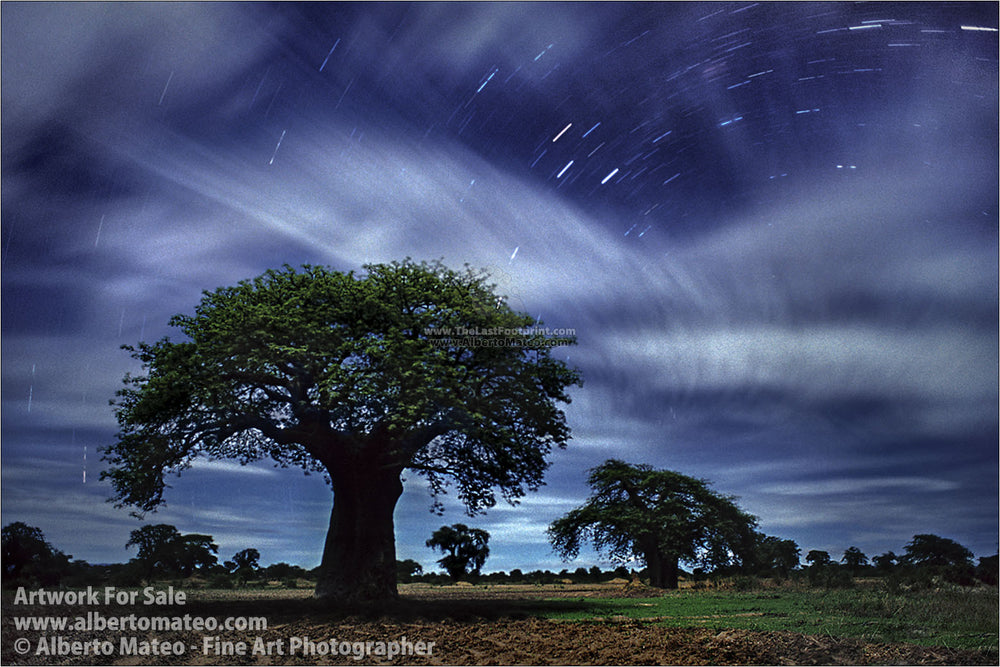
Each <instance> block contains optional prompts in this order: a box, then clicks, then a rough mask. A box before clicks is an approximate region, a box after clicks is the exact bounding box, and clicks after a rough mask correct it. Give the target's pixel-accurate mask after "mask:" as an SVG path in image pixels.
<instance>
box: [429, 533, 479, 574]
mask: <svg viewBox="0 0 1000 667" xmlns="http://www.w3.org/2000/svg"><path fill="white" fill-rule="evenodd" d="M489 541H490V534H489V533H488V532H486V531H485V530H483V529H481V528H469V527H468V526H466V525H465V524H461V523H456V524H455V525H453V526H441V527H440V528H438V529H437V530H435V531H434V533H433V534H431V538H430V539H429V540H427V546H428V547H430V548H432V549H436V550H439V551H441V553H443V554H444V557H443V558H441V559H440V560H439V561H438V564H439V565H441V567H443V568H444V569H445V571H446V572H447V573H448V576H450V577H451V578H452V581H458V580H459V579H461V578H462V577H464V576H465V575H466V574H467V573H468V574H472V575H473V576H474V577H478V576H479V571H480V570H481V569H482V567H483V564H484V563H485V562H486V559H487V558H488V557H489V555H490V548H489V546H487V543H488V542H489Z"/></svg>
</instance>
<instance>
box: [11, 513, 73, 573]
mask: <svg viewBox="0 0 1000 667" xmlns="http://www.w3.org/2000/svg"><path fill="white" fill-rule="evenodd" d="M0 536H2V537H0V542H2V554H3V557H2V563H3V581H4V582H12V581H25V582H33V583H37V584H40V585H43V586H54V585H56V584H58V583H59V580H60V579H61V578H62V577H63V575H65V574H67V573H68V572H69V570H70V562H69V561H70V559H71V558H72V556H67V555H66V554H64V553H63V552H61V551H59V550H58V549H56V548H54V547H53V546H52V545H51V544H49V543H48V542H47V541H46V539H45V535H44V534H43V533H42V530H41V529H40V528H36V527H34V526H29V525H28V524H26V523H24V522H22V521H15V522H13V523H10V524H7V525H6V526H4V528H3V530H2V531H0Z"/></svg>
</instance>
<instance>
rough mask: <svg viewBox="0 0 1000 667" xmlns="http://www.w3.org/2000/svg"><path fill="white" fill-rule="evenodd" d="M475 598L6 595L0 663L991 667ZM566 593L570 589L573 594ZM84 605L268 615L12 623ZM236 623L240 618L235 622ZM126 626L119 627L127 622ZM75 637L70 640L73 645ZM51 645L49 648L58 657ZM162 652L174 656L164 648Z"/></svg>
mask: <svg viewBox="0 0 1000 667" xmlns="http://www.w3.org/2000/svg"><path fill="white" fill-rule="evenodd" d="M479 593H480V591H478V590H471V589H469V590H461V589H451V590H448V589H445V590H439V591H438V592H431V591H424V590H415V591H412V592H409V594H408V595H406V597H405V599H404V601H403V602H402V604H400V605H399V606H397V607H396V608H394V609H392V610H384V611H374V610H373V611H366V612H358V611H353V612H351V611H340V612H331V611H329V610H325V609H323V608H320V607H318V606H317V605H316V604H315V603H314V602H313V601H312V600H310V599H308V597H307V595H308V594H307V593H306V592H303V591H274V592H265V591H246V592H212V591H205V592H198V591H195V592H192V593H191V594H189V599H188V601H187V602H186V603H185V604H183V605H177V604H173V605H166V606H157V605H152V606H142V605H136V606H108V605H98V606H86V607H80V606H75V607H68V606H65V605H63V606H51V605H49V606H40V605H31V606H25V605H14V606H12V605H11V597H10V596H9V595H6V594H5V595H4V609H3V612H4V613H3V631H2V632H3V634H2V639H3V641H2V648H0V663H2V664H7V665H17V664H112V665H153V664H183V665H211V664H221V665H250V664H253V665H312V664H324V665H325V664H345V665H357V664H418V665H458V664H469V665H481V664H482V665H486V664H578V665H585V664H604V665H618V664H621V665H633V664H673V665H700V664H717V665H744V664H747V665H749V664H771V665H814V664H854V665H869V664H872V665H875V664H878V665H881V664H907V665H937V664H945V665H965V664H994V665H995V664H997V654H996V651H988V650H958V649H947V648H939V647H928V646H917V645H913V644H890V643H873V642H868V641H864V640H862V639H858V638H848V637H832V636H822V635H820V636H818V635H804V634H797V633H793V632H784V631H782V632H760V631H752V630H743V629H724V630H719V629H715V628H706V627H682V628H674V627H663V625H661V624H659V623H657V622H656V621H653V620H637V619H629V618H625V617H615V618H605V619H603V620H590V621H559V620H547V619H543V618H538V617H537V616H538V615H544V614H545V612H546V611H547V606H551V607H552V609H556V608H558V609H559V610H562V611H564V610H565V609H566V608H567V604H570V605H572V604H573V603H572V602H571V601H569V600H566V599H559V598H562V597H564V596H566V594H567V593H568V592H564V591H559V590H552V591H545V592H543V591H539V592H538V593H539V594H535V595H524V594H507V595H489V596H487V597H484V596H482V595H481V594H479ZM601 593H604V591H601ZM553 594H554V595H553ZM575 594H576V595H579V592H575ZM543 595H546V597H543ZM548 596H552V597H548ZM140 599H141V598H140ZM526 600H530V602H531V604H528V605H526V604H525V601H526ZM88 612H99V613H100V614H103V615H104V616H105V617H118V618H122V617H124V618H126V619H129V618H131V615H133V614H134V615H135V618H139V617H144V618H145V617H152V616H161V617H169V618H172V619H178V618H180V619H183V618H184V617H185V616H187V617H189V619H191V618H194V617H202V618H213V619H218V622H219V623H224V622H225V621H226V619H247V618H249V617H253V618H264V619H266V621H267V627H266V629H259V628H247V627H244V628H243V629H222V628H219V629H216V630H214V631H211V632H208V631H206V630H205V628H200V629H191V628H188V629H183V628H178V629H176V630H166V631H158V632H157V631H150V630H149V629H148V628H147V629H145V630H142V629H136V628H134V627H125V628H124V629H121V628H118V629H115V630H108V629H104V630H103V631H98V630H94V629H92V628H93V626H94V625H99V624H100V623H101V622H100V621H97V622H96V623H95V622H93V621H88V622H89V623H90V625H91V629H85V628H82V629H79V630H76V629H65V630H61V631H58V632H52V631H50V630H49V631H41V630H34V631H28V630H17V629H16V628H15V627H14V624H13V618H12V615H13V614H18V615H27V614H38V615H42V614H47V615H50V616H60V615H62V616H66V617H70V618H74V619H75V618H80V617H84V618H93V617H87V614H88ZM131 622H133V623H134V622H136V621H135V620H133V621H131ZM176 622H177V623H182V622H183V621H176ZM187 622H188V623H190V622H191V621H190V620H188V621H187ZM237 622H240V623H246V621H243V620H239V621H237ZM125 623H126V625H127V624H128V623H129V621H127V620H126V621H125ZM140 623H141V621H140ZM57 637H61V638H62V639H61V640H58V639H57ZM95 640H97V641H96V642H95ZM53 642H55V643H53ZM73 642H78V643H77V644H75V645H74V644H73ZM40 646H41V647H42V649H41V650H39V647H40ZM26 647H27V649H28V650H27V651H25V648H26ZM87 647H90V648H89V649H88V648H87ZM49 648H54V649H55V653H56V654H53V653H52V652H50V651H49ZM95 648H97V649H98V650H100V651H104V654H100V655H92V654H90V655H72V654H71V653H73V652H74V650H75V652H77V653H81V652H82V651H84V650H89V652H90V653H93V650H94V649H95ZM178 649H179V650H178ZM164 650H170V651H171V652H177V653H180V655H165V654H164V653H163V651H164Z"/></svg>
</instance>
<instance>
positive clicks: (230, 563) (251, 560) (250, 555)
mask: <svg viewBox="0 0 1000 667" xmlns="http://www.w3.org/2000/svg"><path fill="white" fill-rule="evenodd" d="M259 560H260V552H259V551H257V550H256V549H253V548H250V549H243V550H242V551H237V552H236V554H235V555H234V556H233V559H232V560H227V561H226V562H225V566H226V569H227V570H229V571H230V572H231V573H232V574H234V575H235V576H236V578H237V580H239V582H240V584H241V585H242V584H245V583H246V582H247V581H248V580H249V579H250V577H252V576H253V575H254V573H255V572H257V570H258V569H259V568H260V565H258V561H259Z"/></svg>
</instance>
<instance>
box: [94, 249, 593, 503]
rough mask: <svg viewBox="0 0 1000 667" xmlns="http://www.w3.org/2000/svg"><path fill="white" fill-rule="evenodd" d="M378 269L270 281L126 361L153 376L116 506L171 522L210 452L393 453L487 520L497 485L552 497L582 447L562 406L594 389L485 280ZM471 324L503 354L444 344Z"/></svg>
mask: <svg viewBox="0 0 1000 667" xmlns="http://www.w3.org/2000/svg"><path fill="white" fill-rule="evenodd" d="M365 268H366V270H367V274H366V275H364V276H362V277H358V276H355V275H354V274H353V273H340V272H336V271H331V270H328V269H325V268H322V267H316V266H305V267H302V270H301V271H296V270H295V269H293V268H292V267H288V266H286V267H284V269H283V270H280V271H275V270H271V271H267V272H266V273H264V274H263V275H261V276H259V277H258V278H255V279H253V280H247V281H243V282H241V283H239V284H238V285H236V286H234V287H226V288H221V289H218V290H216V291H214V292H206V293H204V295H203V298H202V300H201V303H200V304H199V305H198V306H197V308H196V309H195V313H194V315H177V316H175V317H174V318H173V319H172V320H171V325H172V326H175V327H177V328H179V329H180V331H181V332H182V334H183V335H184V340H183V341H178V342H174V341H171V340H170V339H168V338H165V339H163V340H161V341H159V342H157V343H154V344H148V343H140V344H139V345H138V346H137V347H134V348H133V347H126V349H128V350H130V351H131V352H132V356H133V357H135V358H136V359H137V360H138V361H139V362H140V363H141V364H142V366H143V369H144V374H143V375H139V376H131V375H127V376H126V377H125V386H124V388H123V389H121V390H120V391H119V392H118V394H117V399H116V400H115V401H113V405H114V406H115V411H116V415H117V418H118V423H119V427H120V430H119V433H118V437H117V441H116V442H115V443H113V444H111V445H109V446H108V447H106V448H105V449H104V459H105V460H106V461H107V462H108V463H109V468H108V470H106V471H105V472H104V473H103V474H102V478H106V479H109V480H110V481H111V484H112V487H113V489H114V493H115V500H116V501H117V502H118V503H119V504H120V505H130V506H134V507H135V508H137V509H138V511H139V512H145V511H150V510H152V509H154V508H155V507H156V506H157V505H158V504H160V502H162V500H163V492H164V488H165V484H164V481H163V476H164V473H167V472H177V471H180V470H182V469H184V468H185V467H187V466H188V465H190V463H191V461H192V460H193V459H194V458H195V457H197V456H208V457H210V458H220V459H236V460H238V461H240V462H242V463H246V462H249V461H255V460H259V459H264V458H269V459H271V460H273V461H274V462H275V463H276V464H277V465H279V466H298V467H301V468H303V469H305V470H306V471H320V472H324V473H328V474H330V475H337V474H340V473H341V472H344V474H349V473H347V470H348V469H350V467H351V465H352V464H351V461H353V460H357V459H358V458H359V456H360V454H361V453H362V452H369V453H374V452H377V457H376V458H378V459H381V461H382V465H386V466H398V467H399V468H400V469H403V468H410V469H412V470H415V471H417V472H418V473H420V474H423V475H425V476H426V477H427V478H428V480H429V481H430V487H431V490H432V492H433V493H434V494H435V495H436V494H438V493H440V492H442V491H443V489H444V486H445V483H446V480H448V479H451V480H454V481H455V482H457V484H458V487H459V494H458V495H459V498H460V499H461V500H462V501H463V502H464V503H465V504H466V506H467V508H468V509H469V511H470V512H475V511H479V510H481V509H483V508H487V507H490V506H492V505H493V504H494V503H495V496H494V489H498V490H499V492H500V494H501V495H502V496H503V497H504V498H506V499H508V500H511V501H514V500H516V499H517V498H518V497H520V496H522V495H523V494H524V492H525V489H527V490H535V489H537V488H538V486H539V485H540V484H541V481H542V475H543V472H544V470H545V469H546V467H547V465H548V464H547V462H546V456H547V454H548V453H549V452H550V450H551V448H552V447H563V446H565V443H566V441H567V440H568V438H569V428H568V427H567V425H566V423H565V419H564V416H563V413H562V412H561V411H560V410H559V409H557V408H556V403H557V402H565V403H568V402H569V397H568V395H567V394H566V393H565V389H566V388H567V387H568V386H570V385H573V384H579V381H580V380H579V376H578V374H577V373H576V372H575V371H572V370H569V369H568V368H566V366H565V365H564V364H563V363H562V362H560V361H557V360H555V359H553V358H552V357H551V346H552V343H553V341H552V340H550V339H548V338H546V337H544V336H540V335H538V334H536V333H534V332H532V331H527V332H522V333H518V332H517V331H515V330H522V329H523V328H524V327H529V326H531V325H533V324H534V320H532V318H531V317H529V316H526V315H522V314H518V313H516V312H514V311H512V310H511V309H510V308H509V307H507V306H506V305H504V304H503V303H502V301H499V300H498V297H497V295H496V294H494V292H493V290H494V288H495V286H493V285H490V284H488V283H487V282H486V276H485V275H483V274H480V273H477V272H475V271H473V270H471V269H469V268H468V267H467V268H466V271H465V272H456V271H452V270H450V269H448V268H446V267H445V266H443V265H442V264H440V263H438V262H433V263H417V262H413V261H410V260H406V261H404V262H395V263H392V264H378V265H370V266H366V267H365ZM459 327H461V328H464V329H470V328H473V329H478V330H489V331H495V330H497V329H503V330H504V331H505V333H504V337H503V341H502V342H503V343H504V344H503V345H502V346H501V345H486V344H479V343H483V341H484V340H485V339H482V338H481V339H479V340H478V341H474V342H473V343H472V344H470V343H469V341H468V340H467V339H466V338H465V337H462V336H454V337H451V336H447V335H443V334H442V333H441V332H442V330H445V329H448V328H459ZM486 338H489V336H487V337H486ZM485 342H487V343H489V342H490V340H485ZM493 342H495V341H493ZM562 342H563V343H571V342H572V340H564V341H562ZM369 458H371V457H369Z"/></svg>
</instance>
